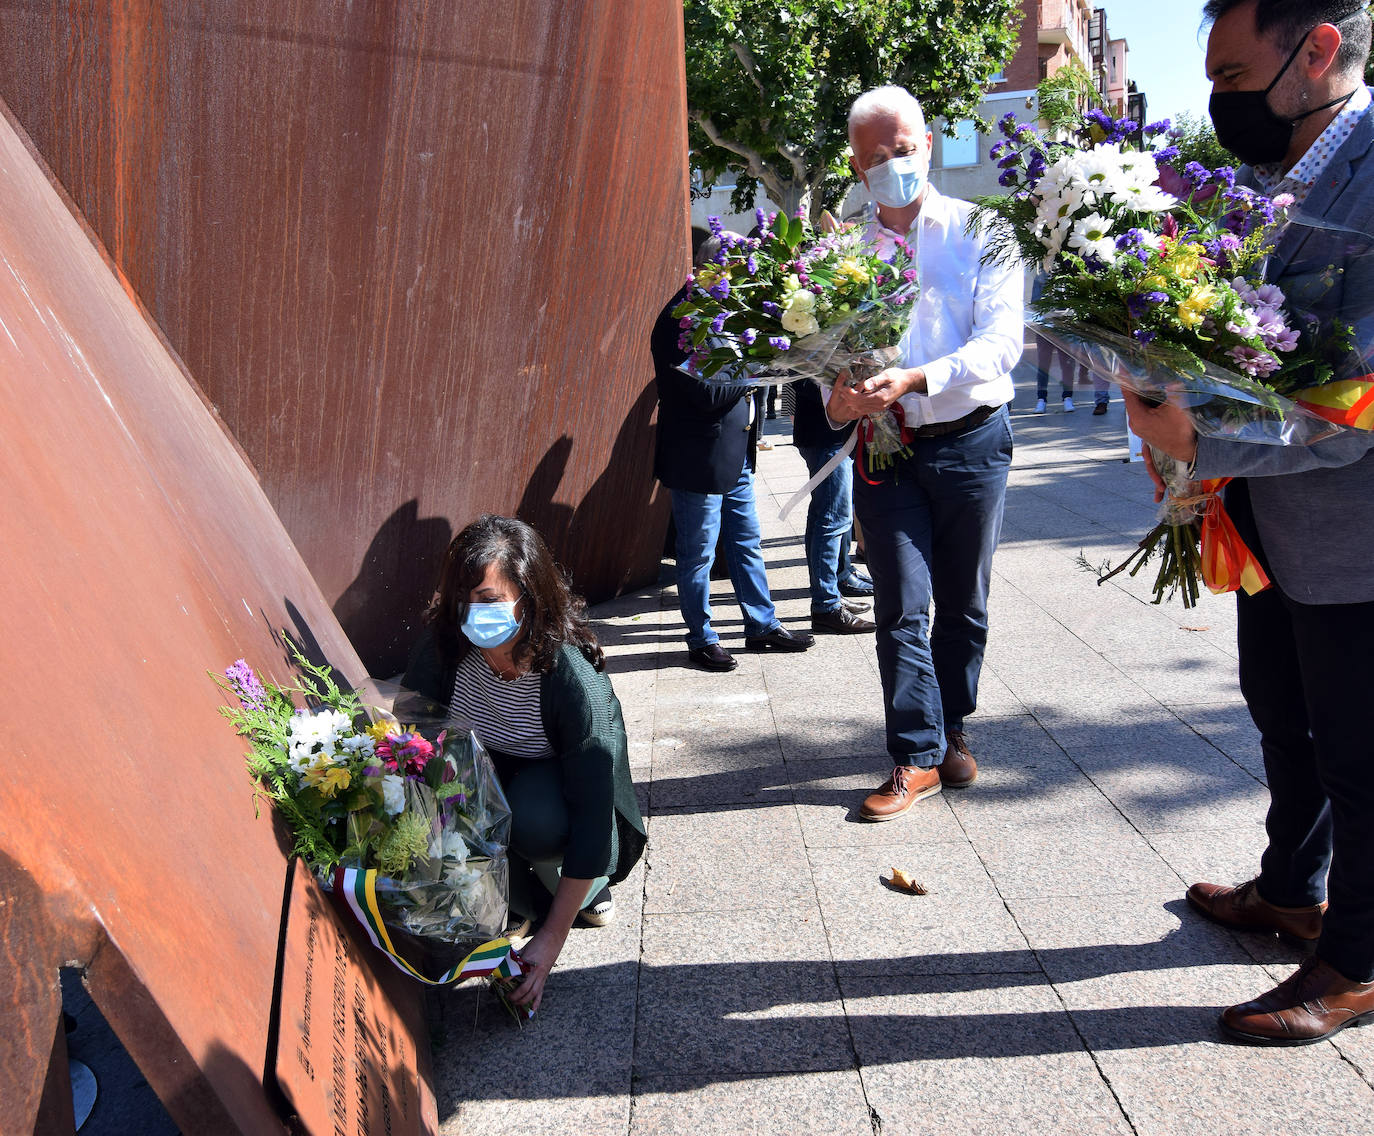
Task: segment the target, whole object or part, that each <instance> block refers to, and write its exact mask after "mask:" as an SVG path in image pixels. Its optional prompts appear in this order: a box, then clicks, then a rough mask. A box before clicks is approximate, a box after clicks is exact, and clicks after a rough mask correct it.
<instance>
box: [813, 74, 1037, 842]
mask: <svg viewBox="0 0 1374 1136" xmlns="http://www.w3.org/2000/svg"><path fill="white" fill-rule="evenodd" d="M849 143H850V148H851V149H852V151H853V156H852V158H851V159H850V161H851V163H852V164H853V166H854V171H855V173H856V174H857V175H858V176H859V178H860V179H861V180H862V181H863V183H864V184H865V185H866V186H867V187H868V190H869V193H870V195H871V196H872V197H873V199H874V201H875V204H876V212H875V215H874V216H873V217H872V219H871V221H870V224H871V227H872V233H873V236H874V238H875V240H876V242H877V243H878V246H879V248H880V250H881V249H882V248H883V247H885V246H886V247H890V246H891V245H892V244H893V243H894V242H896V241H897V240H899V239H903V238H904V239H905V240H906V241H907V243H908V244H909V245H910V246H911V247H912V248H914V249H915V252H916V258H917V262H918V264H919V267H920V273H921V296H920V299H919V300H918V301H917V306H916V310H915V312H914V313H913V317H912V323H911V329H910V331H908V333H907V335H906V337H905V339H903V341H902V355H901V358H900V365H898V366H894V367H891V368H889V369H887V370H885V371H882V372H880V373H879V374H877V375H874V376H872V377H871V378H867V379H864V380H862V381H861V382H859V383H858V384H857V385H856V386H854V387H850V386H848V385H847V384H845V383H843V382H841V383H837V384H836V386H835V388H834V390H833V391H832V392H830V397H829V399H828V402H827V408H826V412H827V414H828V415H829V417H830V419H831V421H832V422H835V423H842V422H849V421H852V420H854V419H858V418H863V417H865V416H867V415H870V414H882V413H885V412H887V411H888V410H889V408H894V412H895V413H898V414H900V416H901V419H902V421H903V425H904V427H905V429H904V431H903V437H904V438H906V439H908V448H909V450H910V454H909V456H902V455H894V461H893V464H892V467H891V468H888V469H883V470H880V471H877V472H874V471H871V470H869V469H868V468H867V466H866V464H865V461H864V459H863V457H862V456H860V457H859V458H858V459H857V460H858V462H859V465H858V468H857V470H856V473H857V475H858V476H856V477H855V479H854V508H855V512H856V513H857V515H858V518H859V521H860V523H861V525H862V526H863V532H864V551H865V554H866V556H867V560H868V566H869V572H870V574H871V576H872V577H873V586H874V609H875V610H874V616H875V618H876V621H877V624H878V630H877V634H876V648H877V655H878V670H879V674H880V675H881V678H882V684H883V702H884V709H885V714H886V725H887V748H888V753H889V754H890V755H891V757H892V761H893V771H892V774H891V776H890V777H889V778H888V780H887V782H886V783H885V784H884V785H883V786H882V787H881V788H880V789H879V790H878V791H877V792H875V793H873V794H872V795H870V796H869V797H868V798H867V799H866V800H865V801H864V803H863V807H862V809H861V810H860V815H862V816H863V817H864V818H865V819H866V820H873V821H880V820H891V819H893V818H895V817H898V816H901V815H902V814H903V813H905V812H906V811H907V810H908V809H909V808H910V807H911V806H912V805H913V804H914V803H915V802H916V801H918V800H920V799H922V798H923V797H928V796H930V795H932V794H934V793H938V792H940V790H941V787H942V786H947V787H949V788H964V787H966V786H967V785H969V784H970V783H971V782H972V781H973V779H974V778H975V777H976V776H977V772H978V767H977V763H976V762H975V761H974V759H973V756H972V754H970V753H969V750H968V747H967V744H966V743H965V741H964V736H963V727H964V719H965V717H967V716H968V715H969V714H971V713H972V712H973V710H974V707H975V705H976V704H977V697H978V676H979V672H980V671H981V669H982V664H983V652H984V648H985V646H986V643H987V631H988V617H987V598H988V585H989V582H990V580H991V576H992V553H993V550H994V549H995V548H996V546H997V539H998V536H999V534H1000V532H1001V527H1002V504H1003V499H1004V497H1005V494H1006V484H1007V470H1008V468H1009V466H1010V465H1011V452H1012V439H1011V417H1010V415H1009V413H1008V411H1007V408H1006V404H1007V403H1009V402H1010V401H1011V399H1012V396H1013V393H1014V392H1013V389H1012V379H1011V369H1012V367H1013V366H1014V365H1015V364H1016V361H1017V359H1018V358H1019V357H1020V354H1021V343H1022V323H1023V319H1024V313H1023V299H1024V297H1023V286H1022V276H1021V271H1020V269H1019V268H1014V267H1008V266H1006V265H1002V264H995V265H992V264H984V263H983V262H982V261H983V254H984V252H985V248H986V245H985V242H984V240H983V238H982V237H981V236H978V235H970V234H969V233H968V232H967V231H966V229H965V222H966V221H967V219H968V214H969V210H970V208H971V207H970V206H969V204H968V203H967V202H964V201H957V200H955V199H953V198H948V197H944V196H942V195H941V194H939V193H938V192H936V190H935V189H934V188H933V187H932V186H930V184H929V183H928V181H927V174H928V173H929V170H930V143H931V135H930V132H929V131H928V130H926V125H925V117H924V115H923V114H922V112H921V106H920V103H918V102H917V101H916V99H915V98H914V97H912V95H911V94H910V93H908V92H907V91H905V90H903V89H902V88H901V87H879V88H877V89H876V90H873V91H869V92H867V93H866V94H864V95H861V96H860V97H859V98H858V99H857V100H855V102H854V105H853V106H852V107H851V108H850V111H849ZM932 601H933V604H934V622H933V625H931V622H930V617H929V615H928V612H929V610H930V608H931V605H932Z"/></svg>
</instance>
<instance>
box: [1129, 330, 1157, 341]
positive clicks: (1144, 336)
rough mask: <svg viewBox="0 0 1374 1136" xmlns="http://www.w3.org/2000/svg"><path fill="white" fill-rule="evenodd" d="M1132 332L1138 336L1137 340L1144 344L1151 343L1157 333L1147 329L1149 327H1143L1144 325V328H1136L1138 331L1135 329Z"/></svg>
mask: <svg viewBox="0 0 1374 1136" xmlns="http://www.w3.org/2000/svg"><path fill="white" fill-rule="evenodd" d="M1131 334H1132V335H1133V336H1134V337H1135V338H1136V340H1137V341H1138V342H1139V343H1141V344H1142V345H1143V344H1148V343H1149V342H1150V341H1151V340H1152V339H1154V337H1155V333H1154V332H1153V331H1149V330H1147V329H1145V328H1143V327H1142V328H1139V329H1138V330H1136V331H1133V332H1132V333H1131Z"/></svg>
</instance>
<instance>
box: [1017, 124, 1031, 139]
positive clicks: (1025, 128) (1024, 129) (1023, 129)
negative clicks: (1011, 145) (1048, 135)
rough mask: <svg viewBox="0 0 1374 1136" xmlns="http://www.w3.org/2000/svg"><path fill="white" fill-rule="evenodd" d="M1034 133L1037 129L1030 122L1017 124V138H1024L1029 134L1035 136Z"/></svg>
mask: <svg viewBox="0 0 1374 1136" xmlns="http://www.w3.org/2000/svg"><path fill="white" fill-rule="evenodd" d="M1034 133H1035V127H1033V126H1032V125H1031V124H1030V123H1029V122H1018V123H1017V124H1016V137H1017V138H1024V137H1025V136H1026V135H1027V134H1034Z"/></svg>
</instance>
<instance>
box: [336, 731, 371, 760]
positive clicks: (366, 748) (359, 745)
mask: <svg viewBox="0 0 1374 1136" xmlns="http://www.w3.org/2000/svg"><path fill="white" fill-rule="evenodd" d="M339 748H340V749H342V750H344V751H345V752H346V753H350V754H353V755H354V756H355V757H357V756H362V757H371V756H372V755H373V754H375V753H376V752H377V744H376V743H375V742H374V741H373V740H372V739H371V738H370V737H368V736H367V735H366V734H352V735H351V736H349V737H346V738H340V739H339Z"/></svg>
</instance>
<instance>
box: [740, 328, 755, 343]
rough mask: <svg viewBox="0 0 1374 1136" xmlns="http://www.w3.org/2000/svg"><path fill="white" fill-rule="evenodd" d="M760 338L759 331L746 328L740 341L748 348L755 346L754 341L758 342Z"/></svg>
mask: <svg viewBox="0 0 1374 1136" xmlns="http://www.w3.org/2000/svg"><path fill="white" fill-rule="evenodd" d="M758 337H759V333H758V331H757V330H756V329H754V328H752V327H746V328H745V329H744V330H743V331H741V332H740V333H739V341H740V342H741V343H743V344H744V346H746V347H752V346H754V340H756V339H757V338H758Z"/></svg>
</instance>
